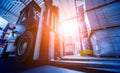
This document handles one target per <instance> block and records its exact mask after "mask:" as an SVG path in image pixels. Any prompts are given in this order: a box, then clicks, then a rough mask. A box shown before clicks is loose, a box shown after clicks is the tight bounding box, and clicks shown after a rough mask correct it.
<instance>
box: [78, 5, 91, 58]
mask: <svg viewBox="0 0 120 73" xmlns="http://www.w3.org/2000/svg"><path fill="white" fill-rule="evenodd" d="M77 12H78V23H79V31H80V38H81V39H80V40H81V46H82V48H81V50H80V55H81V56H86V55H87V56H88V55H93V52H92V51H93V50H92V47H91V42H90V39H89V38H88V32H87V28H86V23H85V20H84V19H85V18H84V8H83V5H81V6H79V7H78V8H77Z"/></svg>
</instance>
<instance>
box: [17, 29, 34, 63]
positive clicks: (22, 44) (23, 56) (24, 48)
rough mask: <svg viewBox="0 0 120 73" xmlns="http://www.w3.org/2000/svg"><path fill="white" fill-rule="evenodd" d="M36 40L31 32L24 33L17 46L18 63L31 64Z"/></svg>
mask: <svg viewBox="0 0 120 73" xmlns="http://www.w3.org/2000/svg"><path fill="white" fill-rule="evenodd" d="M33 46H34V39H33V34H32V32H31V31H26V32H25V33H23V34H22V35H21V36H20V37H19V40H18V43H17V45H16V61H17V62H19V63H26V62H27V63H29V62H31V61H32V58H33V51H34V49H33Z"/></svg>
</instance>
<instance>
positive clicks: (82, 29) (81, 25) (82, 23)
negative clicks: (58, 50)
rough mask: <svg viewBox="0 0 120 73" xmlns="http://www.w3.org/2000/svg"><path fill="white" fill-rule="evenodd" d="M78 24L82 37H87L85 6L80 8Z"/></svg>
mask: <svg viewBox="0 0 120 73" xmlns="http://www.w3.org/2000/svg"><path fill="white" fill-rule="evenodd" d="M78 16H79V17H78V23H79V28H80V32H81V37H87V36H88V33H87V28H86V23H85V17H84V8H83V5H82V6H79V7H78Z"/></svg>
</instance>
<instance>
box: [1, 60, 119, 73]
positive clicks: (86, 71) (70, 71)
mask: <svg viewBox="0 0 120 73" xmlns="http://www.w3.org/2000/svg"><path fill="white" fill-rule="evenodd" d="M112 72H120V69H116V70H114V69H113V70H112V69H110V70H105V68H104V69H103V68H99V69H98V68H82V67H74V66H65V65H51V64H50V65H44V64H38V63H35V64H19V63H16V62H15V59H14V58H0V73H112Z"/></svg>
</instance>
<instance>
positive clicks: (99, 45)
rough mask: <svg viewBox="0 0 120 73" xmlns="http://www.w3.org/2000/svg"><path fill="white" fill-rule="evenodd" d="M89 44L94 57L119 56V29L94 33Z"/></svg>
mask: <svg viewBox="0 0 120 73" xmlns="http://www.w3.org/2000/svg"><path fill="white" fill-rule="evenodd" d="M91 42H92V47H93V51H94V55H95V56H120V27H117V28H110V29H105V30H98V31H95V32H94V34H93V35H92V36H91Z"/></svg>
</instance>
